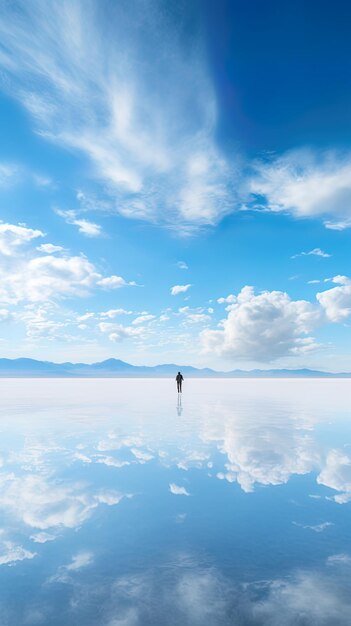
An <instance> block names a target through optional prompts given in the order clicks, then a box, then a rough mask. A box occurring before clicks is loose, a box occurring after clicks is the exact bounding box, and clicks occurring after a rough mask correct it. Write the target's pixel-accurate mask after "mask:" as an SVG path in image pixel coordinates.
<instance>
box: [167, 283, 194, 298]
mask: <svg viewBox="0 0 351 626" xmlns="http://www.w3.org/2000/svg"><path fill="white" fill-rule="evenodd" d="M191 286H192V285H190V284H188V285H174V287H171V294H172V296H177V295H178V294H180V293H185V292H186V291H188V289H190V287H191Z"/></svg>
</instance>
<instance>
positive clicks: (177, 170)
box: [0, 0, 235, 235]
mask: <svg viewBox="0 0 351 626" xmlns="http://www.w3.org/2000/svg"><path fill="white" fill-rule="evenodd" d="M180 10H181V9H180V8H179V11H180ZM136 15H137V16H139V17H138V19H135V16H136ZM169 20H170V18H169V16H166V14H165V12H164V11H163V9H162V7H161V5H160V4H159V3H158V2H156V1H153V2H151V3H149V4H148V5H147V6H146V5H145V4H144V3H143V2H142V1H141V0H137V2H136V3H134V4H133V5H131V4H130V3H129V2H127V1H125V0H123V1H122V2H120V3H112V4H110V5H109V6H108V7H107V10H106V7H105V9H103V8H102V7H101V5H100V3H98V2H93V1H88V2H83V1H82V0H76V1H75V2H73V3H72V2H68V1H65V2H64V4H63V5H62V2H58V1H56V0H55V1H54V2H52V3H51V4H50V7H49V6H48V5H47V3H46V2H45V0H39V1H38V2H36V3H35V4H34V5H33V6H30V7H29V5H28V3H27V2H25V1H24V0H20V2H19V3H17V4H16V7H15V6H13V5H12V3H8V4H5V5H4V6H3V11H2V16H1V21H0V36H1V42H2V54H1V58H0V62H1V66H2V70H3V71H4V72H5V73H6V74H7V76H8V78H9V79H8V81H7V82H6V83H5V84H6V86H7V87H8V89H9V91H10V93H11V94H12V95H14V96H15V97H17V98H18V99H19V101H20V102H21V103H22V105H23V106H24V107H26V108H27V110H28V111H29V113H30V114H31V115H32V117H33V120H34V121H35V124H36V127H37V128H38V129H39V131H40V132H41V134H42V136H44V137H46V138H47V139H50V140H52V141H55V142H57V143H59V144H61V145H63V146H64V147H67V148H68V149H70V150H72V149H73V150H76V151H79V152H81V153H82V154H84V155H85V156H87V157H88V158H89V159H90V161H91V163H92V165H93V172H94V173H95V175H96V177H97V178H98V179H100V180H102V181H103V183H104V185H105V188H106V189H107V193H108V194H109V196H110V197H111V198H112V199H113V204H114V209H113V210H114V211H117V212H119V213H121V214H122V215H124V216H126V217H129V218H137V219H147V220H152V221H155V220H158V221H161V222H164V223H166V224H173V225H174V227H175V228H177V230H182V228H183V227H184V225H185V227H186V225H192V224H200V225H201V224H213V223H215V222H217V221H218V220H219V219H220V218H221V217H222V216H223V215H226V214H227V213H228V212H230V211H231V210H232V206H233V195H234V192H235V168H231V167H230V166H229V164H228V162H227V161H226V158H225V157H224V155H223V154H221V153H220V151H219V149H218V147H217V145H216V141H215V130H216V97H215V93H214V89H213V87H212V84H211V80H210V78H209V75H208V72H207V69H206V60H205V50H204V46H203V45H202V43H201V38H200V35H199V36H197V35H196V34H193V35H192V38H191V39H190V37H189V35H188V33H187V29H186V27H185V25H183V20H182V19H180V17H179V19H178V9H177V8H176V9H175V16H174V17H173V19H172V22H171V23H170V21H169ZM112 23H113V31H112V30H111V24H112ZM92 41H94V46H93V48H92V46H91V42H92ZM155 49H156V50H157V55H156V56H155V55H154V54H153V53H152V52H151V50H155ZM87 59H89V63H87V61H86V60H87ZM169 120H172V123H171V124H170V123H169ZM150 146H152V149H150ZM180 218H181V219H180ZM77 225H78V224H77ZM78 227H79V225H78ZM80 227H81V228H82V232H85V233H86V234H90V235H92V232H91V231H90V233H87V230H86V227H85V226H84V225H83V226H82V225H81V226H80ZM185 229H186V228H185ZM95 234H96V233H95Z"/></svg>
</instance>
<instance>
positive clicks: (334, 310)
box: [316, 276, 351, 322]
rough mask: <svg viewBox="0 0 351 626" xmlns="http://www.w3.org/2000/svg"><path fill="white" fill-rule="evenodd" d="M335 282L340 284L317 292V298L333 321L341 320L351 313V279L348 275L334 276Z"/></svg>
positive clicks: (333, 280)
mask: <svg viewBox="0 0 351 626" xmlns="http://www.w3.org/2000/svg"><path fill="white" fill-rule="evenodd" d="M332 282H333V283H336V284H338V285H340V286H339V287H332V289H328V290H327V291H321V292H319V293H317V294H316V298H317V300H318V302H319V303H320V304H321V306H322V307H323V308H324V310H325V313H326V315H327V317H328V318H329V319H330V320H331V321H332V322H339V321H341V320H343V319H346V318H347V317H349V315H350V314H351V280H350V278H348V277H347V276H334V278H333V279H332Z"/></svg>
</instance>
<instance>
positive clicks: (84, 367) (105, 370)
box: [0, 358, 351, 378]
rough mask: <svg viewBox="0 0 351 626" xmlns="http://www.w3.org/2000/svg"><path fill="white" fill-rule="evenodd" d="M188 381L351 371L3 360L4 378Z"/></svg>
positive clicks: (0, 362)
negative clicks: (178, 378) (180, 378)
mask: <svg viewBox="0 0 351 626" xmlns="http://www.w3.org/2000/svg"><path fill="white" fill-rule="evenodd" d="M179 370H180V371H181V372H182V373H183V374H184V377H188V378H351V373H350V372H340V373H333V372H322V371H318V370H310V369H295V370H293V369H291V370H289V369H272V370H259V369H255V370H249V371H247V370H239V369H236V370H232V371H230V372H220V371H216V370H213V369H210V368H203V369H198V368H196V367H192V366H190V365H175V364H173V363H167V364H163V365H154V366H147V365H131V364H130V363H126V362H125V361H121V360H119V359H107V360H105V361H101V362H100V363H91V364H88V363H69V362H67V363H52V362H51V361H37V360H35V359H27V358H20V359H0V377H3V378H6V377H7V378H10V377H11V378H21V377H22V378H23V377H28V378H33V377H37V378H50V377H51V378H89V377H90V378H151V377H155V378H173V377H175V375H176V373H177V372H178V371H179Z"/></svg>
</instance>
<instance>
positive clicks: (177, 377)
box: [176, 372, 184, 393]
mask: <svg viewBox="0 0 351 626" xmlns="http://www.w3.org/2000/svg"><path fill="white" fill-rule="evenodd" d="M183 380H184V378H183V376H182V374H181V373H180V372H178V374H177V376H176V381H177V389H178V393H182V382H183Z"/></svg>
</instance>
